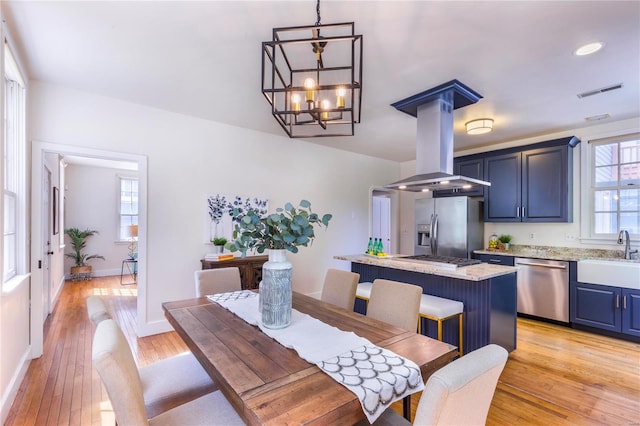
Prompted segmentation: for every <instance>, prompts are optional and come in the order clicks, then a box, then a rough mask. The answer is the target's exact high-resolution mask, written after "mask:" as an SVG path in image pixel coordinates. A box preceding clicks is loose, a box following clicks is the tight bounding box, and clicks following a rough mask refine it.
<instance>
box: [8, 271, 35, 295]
mask: <svg viewBox="0 0 640 426" xmlns="http://www.w3.org/2000/svg"><path fill="white" fill-rule="evenodd" d="M30 276H31V274H22V275H16V276H14V277H12V278H11V279H10V280H9V281H7V282H4V283H2V294H3V295H4V294H9V293H12V292H13V291H14V290H15V289H16V288H18V287H19V286H20V284H22V283H23V282H25V281H26V280H27V279H28V278H29V277H30Z"/></svg>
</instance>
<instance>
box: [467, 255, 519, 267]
mask: <svg viewBox="0 0 640 426" xmlns="http://www.w3.org/2000/svg"><path fill="white" fill-rule="evenodd" d="M473 257H474V258H475V259H478V260H479V261H481V262H484V263H490V264H492V265H506V266H513V264H514V263H513V262H514V258H513V256H503V255H500V254H485V253H474V255H473Z"/></svg>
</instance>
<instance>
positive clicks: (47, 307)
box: [42, 167, 53, 323]
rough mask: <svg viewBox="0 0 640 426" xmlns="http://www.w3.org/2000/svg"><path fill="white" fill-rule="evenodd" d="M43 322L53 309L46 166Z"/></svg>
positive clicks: (44, 180)
mask: <svg viewBox="0 0 640 426" xmlns="http://www.w3.org/2000/svg"><path fill="white" fill-rule="evenodd" d="M42 176H43V182H42V208H43V210H42V211H43V212H44V213H43V215H42V242H43V247H42V290H43V291H42V322H43V323H44V321H46V320H47V316H48V315H49V312H50V311H51V291H52V287H51V273H50V267H49V264H50V261H49V260H50V256H51V254H52V253H53V252H52V251H51V223H52V211H51V204H52V203H51V171H50V170H49V169H47V168H46V167H45V168H44V170H43V173H42Z"/></svg>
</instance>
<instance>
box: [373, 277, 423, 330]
mask: <svg viewBox="0 0 640 426" xmlns="http://www.w3.org/2000/svg"><path fill="white" fill-rule="evenodd" d="M421 295H422V287H420V286H417V285H413V284H406V283H400V282H397V281H389V280H383V279H377V280H375V281H374V282H373V286H372V287H371V296H370V297H369V304H368V305H367V316H368V317H371V318H375V319H377V320H380V321H384V322H386V323H388V324H391V325H394V326H396V327H400V328H403V329H405V330H408V331H416V329H417V327H418V313H419V312H420V296H421Z"/></svg>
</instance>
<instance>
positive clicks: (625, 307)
mask: <svg viewBox="0 0 640 426" xmlns="http://www.w3.org/2000/svg"><path fill="white" fill-rule="evenodd" d="M622 309H627V296H622Z"/></svg>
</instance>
